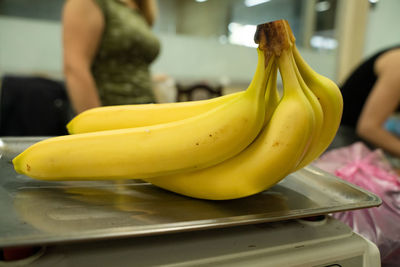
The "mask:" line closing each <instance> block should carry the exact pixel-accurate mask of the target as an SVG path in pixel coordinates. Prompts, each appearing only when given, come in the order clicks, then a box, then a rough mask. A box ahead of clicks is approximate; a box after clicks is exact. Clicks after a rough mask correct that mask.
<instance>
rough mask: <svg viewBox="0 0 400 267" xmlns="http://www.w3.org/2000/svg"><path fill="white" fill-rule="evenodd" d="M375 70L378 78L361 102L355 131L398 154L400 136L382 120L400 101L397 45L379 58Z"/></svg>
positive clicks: (399, 57)
mask: <svg viewBox="0 0 400 267" xmlns="http://www.w3.org/2000/svg"><path fill="white" fill-rule="evenodd" d="M375 72H376V73H377V76H378V80H377V82H376V84H375V85H374V87H373V89H372V91H371V93H370V95H369V96H368V99H367V101H366V103H365V104H364V107H363V110H362V112H361V115H360V118H359V120H358V123H357V134H358V135H359V136H360V137H362V138H364V139H365V140H367V141H369V142H371V143H372V144H373V145H375V146H377V147H380V148H382V149H383V150H385V151H387V152H388V153H390V154H392V155H393V156H396V157H400V139H399V138H398V137H396V136H395V135H393V134H392V133H390V132H389V131H387V130H386V129H385V128H384V123H385V122H386V120H387V119H388V118H389V117H390V116H391V115H393V113H394V112H395V111H396V109H397V107H398V105H399V101H400V49H396V50H393V51H390V52H387V53H385V54H383V55H382V56H381V57H380V58H378V60H377V61H376V63H375ZM348 105H351V103H348Z"/></svg>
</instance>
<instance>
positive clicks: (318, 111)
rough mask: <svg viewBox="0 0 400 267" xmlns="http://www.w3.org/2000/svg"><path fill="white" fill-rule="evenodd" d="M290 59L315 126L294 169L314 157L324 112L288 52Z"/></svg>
mask: <svg viewBox="0 0 400 267" xmlns="http://www.w3.org/2000/svg"><path fill="white" fill-rule="evenodd" d="M290 60H291V61H292V65H293V68H294V71H295V73H296V76H297V79H298V81H299V84H300V87H301V89H302V90H303V93H304V94H305V96H306V97H307V99H308V101H309V102H310V104H311V107H312V109H313V110H314V115H315V127H314V132H313V134H312V137H311V143H310V146H309V147H308V148H307V150H306V151H305V154H304V157H303V158H302V160H301V162H300V163H299V165H298V166H297V168H296V169H298V168H302V167H304V166H305V165H307V163H308V162H311V161H313V160H314V159H315V156H316V151H318V149H319V146H320V142H321V141H320V137H321V133H322V126H323V123H324V112H323V110H322V107H321V104H320V102H319V101H318V99H317V97H316V96H315V95H314V93H313V92H312V91H311V90H310V88H309V87H308V86H307V84H306V83H305V82H304V80H303V78H302V76H301V75H300V71H299V69H298V68H297V65H296V62H295V61H294V57H293V54H292V53H290Z"/></svg>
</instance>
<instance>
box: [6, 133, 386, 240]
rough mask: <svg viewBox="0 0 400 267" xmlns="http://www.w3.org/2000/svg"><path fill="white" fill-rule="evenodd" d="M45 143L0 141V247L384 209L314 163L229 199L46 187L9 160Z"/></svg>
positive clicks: (97, 186) (103, 185)
mask: <svg viewBox="0 0 400 267" xmlns="http://www.w3.org/2000/svg"><path fill="white" fill-rule="evenodd" d="M44 138H46V137H40V138H30V137H25V138H24V137H15V138H12V137H3V138H0V152H1V160H0V213H1V216H0V247H11V246H23V245H45V244H54V243H64V242H76V241H85V240H86V241H88V240H97V239H111V238H122V237H131V236H145V235H158V234H163V233H173V232H184V231H192V230H200V229H212V228H222V227H228V226H237V225H247V224H255V223H264V222H276V221H283V220H290V219H295V218H303V217H310V216H316V215H322V214H330V213H334V212H340V211H346V210H353V209H361V208H369V207H375V206H379V205H380V204H381V200H380V198H379V197H377V196H376V195H374V194H372V193H370V192H367V191H365V190H363V189H361V188H359V187H357V186H354V185H352V184H350V183H348V182H345V181H343V180H341V179H339V178H337V177H335V176H333V175H331V174H328V173H326V172H324V171H322V170H320V169H317V168H315V167H312V166H308V167H306V168H304V169H302V170H299V171H297V172H295V173H292V174H290V175H289V176H287V177H286V178H285V179H283V180H282V181H281V182H280V183H278V184H277V185H275V186H274V187H272V188H270V189H269V190H266V191H264V192H262V193H259V194H257V195H253V196H250V197H247V198H242V199H236V200H225V201H208V200H198V199H193V198H188V197H184V196H180V195H177V194H174V193H171V192H168V191H165V190H162V189H159V188H157V187H155V186H153V185H151V184H149V183H144V182H141V181H140V180H125V181H118V182H114V181H110V182H109V181H90V182H89V181H87V182H86V181H79V182H75V181H74V182H45V181H39V180H34V179H31V178H29V177H26V176H24V175H20V174H17V173H16V172H15V171H14V168H13V166H12V163H11V159H12V158H13V157H14V156H16V155H17V154H18V153H19V152H21V151H22V150H23V149H25V148H26V147H28V146H29V145H31V144H33V143H35V142H37V141H39V140H41V139H44ZM244 179H245V178H244Z"/></svg>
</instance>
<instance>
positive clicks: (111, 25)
mask: <svg viewBox="0 0 400 267" xmlns="http://www.w3.org/2000/svg"><path fill="white" fill-rule="evenodd" d="M96 2H97V4H98V5H99V7H100V8H101V10H102V12H103V15H104V20H105V26H104V32H103V35H102V39H101V42H100V45H99V48H98V51H97V54H96V56H95V58H94V61H93V64H92V73H93V76H94V79H95V82H96V85H97V88H98V91H99V96H100V100H101V102H102V105H104V106H108V105H123V104H140V103H152V102H153V103H154V102H155V97H154V94H153V91H152V81H151V76H150V70H149V67H150V64H151V63H152V62H153V60H154V59H155V58H156V57H157V55H158V53H159V50H160V43H159V40H158V39H157V37H156V36H155V35H154V33H153V32H152V31H151V28H150V26H149V25H148V24H147V22H146V20H145V18H144V17H143V16H142V14H141V13H140V11H138V10H132V9H131V8H129V7H127V6H126V5H124V4H123V3H121V2H120V1H118V0H96Z"/></svg>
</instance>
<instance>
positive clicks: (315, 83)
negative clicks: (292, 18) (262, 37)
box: [283, 20, 343, 171]
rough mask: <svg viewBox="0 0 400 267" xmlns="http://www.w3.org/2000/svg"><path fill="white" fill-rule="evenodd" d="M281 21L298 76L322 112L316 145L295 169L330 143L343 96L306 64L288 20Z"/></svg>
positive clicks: (341, 111)
mask: <svg viewBox="0 0 400 267" xmlns="http://www.w3.org/2000/svg"><path fill="white" fill-rule="evenodd" d="M283 22H284V24H285V26H286V29H288V30H287V32H288V34H289V39H290V41H291V42H293V44H294V45H293V56H294V60H295V62H296V65H297V69H298V70H299V73H300V76H301V78H302V79H303V80H304V82H305V83H306V85H307V86H308V87H309V88H310V90H311V92H312V93H313V94H314V95H315V96H316V97H317V99H318V101H319V102H320V105H321V108H322V112H323V124H322V127H321V130H320V134H319V136H316V140H318V142H317V144H316V145H313V149H310V151H308V152H307V154H308V155H307V156H306V158H305V159H303V160H302V162H301V163H300V164H299V166H297V168H296V169H295V171H296V170H299V169H301V168H303V167H305V166H306V165H308V164H310V163H311V162H312V161H313V160H314V159H316V158H318V157H319V156H320V155H321V154H322V153H323V152H324V151H325V150H326V149H327V148H328V146H329V145H330V144H331V142H332V140H333V139H334V137H335V135H336V132H337V130H338V128H339V126H340V121H341V119H342V113H343V97H342V94H341V92H340V89H339V88H338V86H337V85H336V84H335V83H334V82H333V81H332V80H330V79H329V78H327V77H325V76H323V75H320V74H318V73H317V72H316V71H314V70H313V69H312V68H311V67H310V66H309V65H308V64H307V62H306V61H305V60H304V59H303V57H302V56H301V54H300V52H299V50H298V49H297V46H296V44H295V40H296V38H295V36H294V35H293V32H292V31H291V30H290V25H289V22H288V21H287V20H284V21H283Z"/></svg>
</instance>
